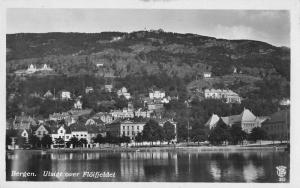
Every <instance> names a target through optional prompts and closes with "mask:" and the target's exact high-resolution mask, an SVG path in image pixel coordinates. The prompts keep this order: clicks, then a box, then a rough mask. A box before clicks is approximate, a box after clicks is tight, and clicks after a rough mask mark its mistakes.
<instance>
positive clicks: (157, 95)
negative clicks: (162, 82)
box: [149, 90, 166, 99]
mask: <svg viewBox="0 0 300 188" xmlns="http://www.w3.org/2000/svg"><path fill="white" fill-rule="evenodd" d="M149 97H150V99H163V98H165V97H166V92H165V91H161V90H151V91H150V92H149Z"/></svg>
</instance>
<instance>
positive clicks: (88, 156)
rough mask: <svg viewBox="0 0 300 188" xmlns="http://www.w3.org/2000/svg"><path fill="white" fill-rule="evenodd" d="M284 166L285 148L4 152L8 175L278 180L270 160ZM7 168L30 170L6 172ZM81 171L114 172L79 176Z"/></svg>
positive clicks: (37, 178)
mask: <svg viewBox="0 0 300 188" xmlns="http://www.w3.org/2000/svg"><path fill="white" fill-rule="evenodd" d="M279 165H284V166H286V167H287V174H286V176H285V178H286V182H288V181H289V153H287V152H278V151H277V152H273V151H257V152H253V151H246V152H222V153H216V152H200V153H199V152H193V153H187V152H167V151H160V152H157V151H155V152H77V153H76V152H74V153H46V154H43V153H41V152H40V151H15V152H14V153H7V154H6V179H7V180H8V181H142V182H149V181H157V182H278V181H279V176H278V175H277V173H276V166H279ZM12 171H16V172H34V174H35V176H29V177H21V176H12ZM44 171H50V172H68V173H79V175H78V176H77V177H67V176H66V174H63V175H62V176H54V177H51V176H44ZM84 172H99V173H103V172H105V173H111V174H115V177H98V178H95V177H83V174H84Z"/></svg>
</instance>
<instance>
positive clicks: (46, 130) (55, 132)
mask: <svg viewBox="0 0 300 188" xmlns="http://www.w3.org/2000/svg"><path fill="white" fill-rule="evenodd" d="M16 131H17V132H18V133H17V136H21V137H23V138H25V139H26V141H28V139H29V137H30V136H31V135H35V136H36V137H38V138H39V139H40V140H42V138H43V137H44V136H45V135H49V136H50V137H51V138H52V141H53V143H56V140H57V139H62V140H63V141H64V142H65V143H66V142H68V141H70V139H71V138H72V137H76V138H77V139H78V140H80V139H85V140H86V141H87V144H92V143H93V138H95V137H96V136H97V135H98V134H101V135H102V136H105V131H103V129H101V128H100V127H97V126H96V125H86V126H84V125H78V124H77V123H75V124H72V125H70V126H66V125H64V124H61V125H59V126H49V125H48V126H47V125H45V124H41V125H39V126H36V127H30V128H29V129H17V130H16Z"/></svg>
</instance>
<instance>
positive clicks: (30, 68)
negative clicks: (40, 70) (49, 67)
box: [26, 64, 37, 74]
mask: <svg viewBox="0 0 300 188" xmlns="http://www.w3.org/2000/svg"><path fill="white" fill-rule="evenodd" d="M36 71H37V68H36V66H35V65H33V64H30V65H29V67H28V68H27V70H26V73H27V74H32V73H35V72H36Z"/></svg>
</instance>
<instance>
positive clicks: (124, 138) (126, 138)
mask: <svg viewBox="0 0 300 188" xmlns="http://www.w3.org/2000/svg"><path fill="white" fill-rule="evenodd" d="M120 142H121V143H126V144H128V143H130V137H128V136H125V135H122V137H121V138H120Z"/></svg>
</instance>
